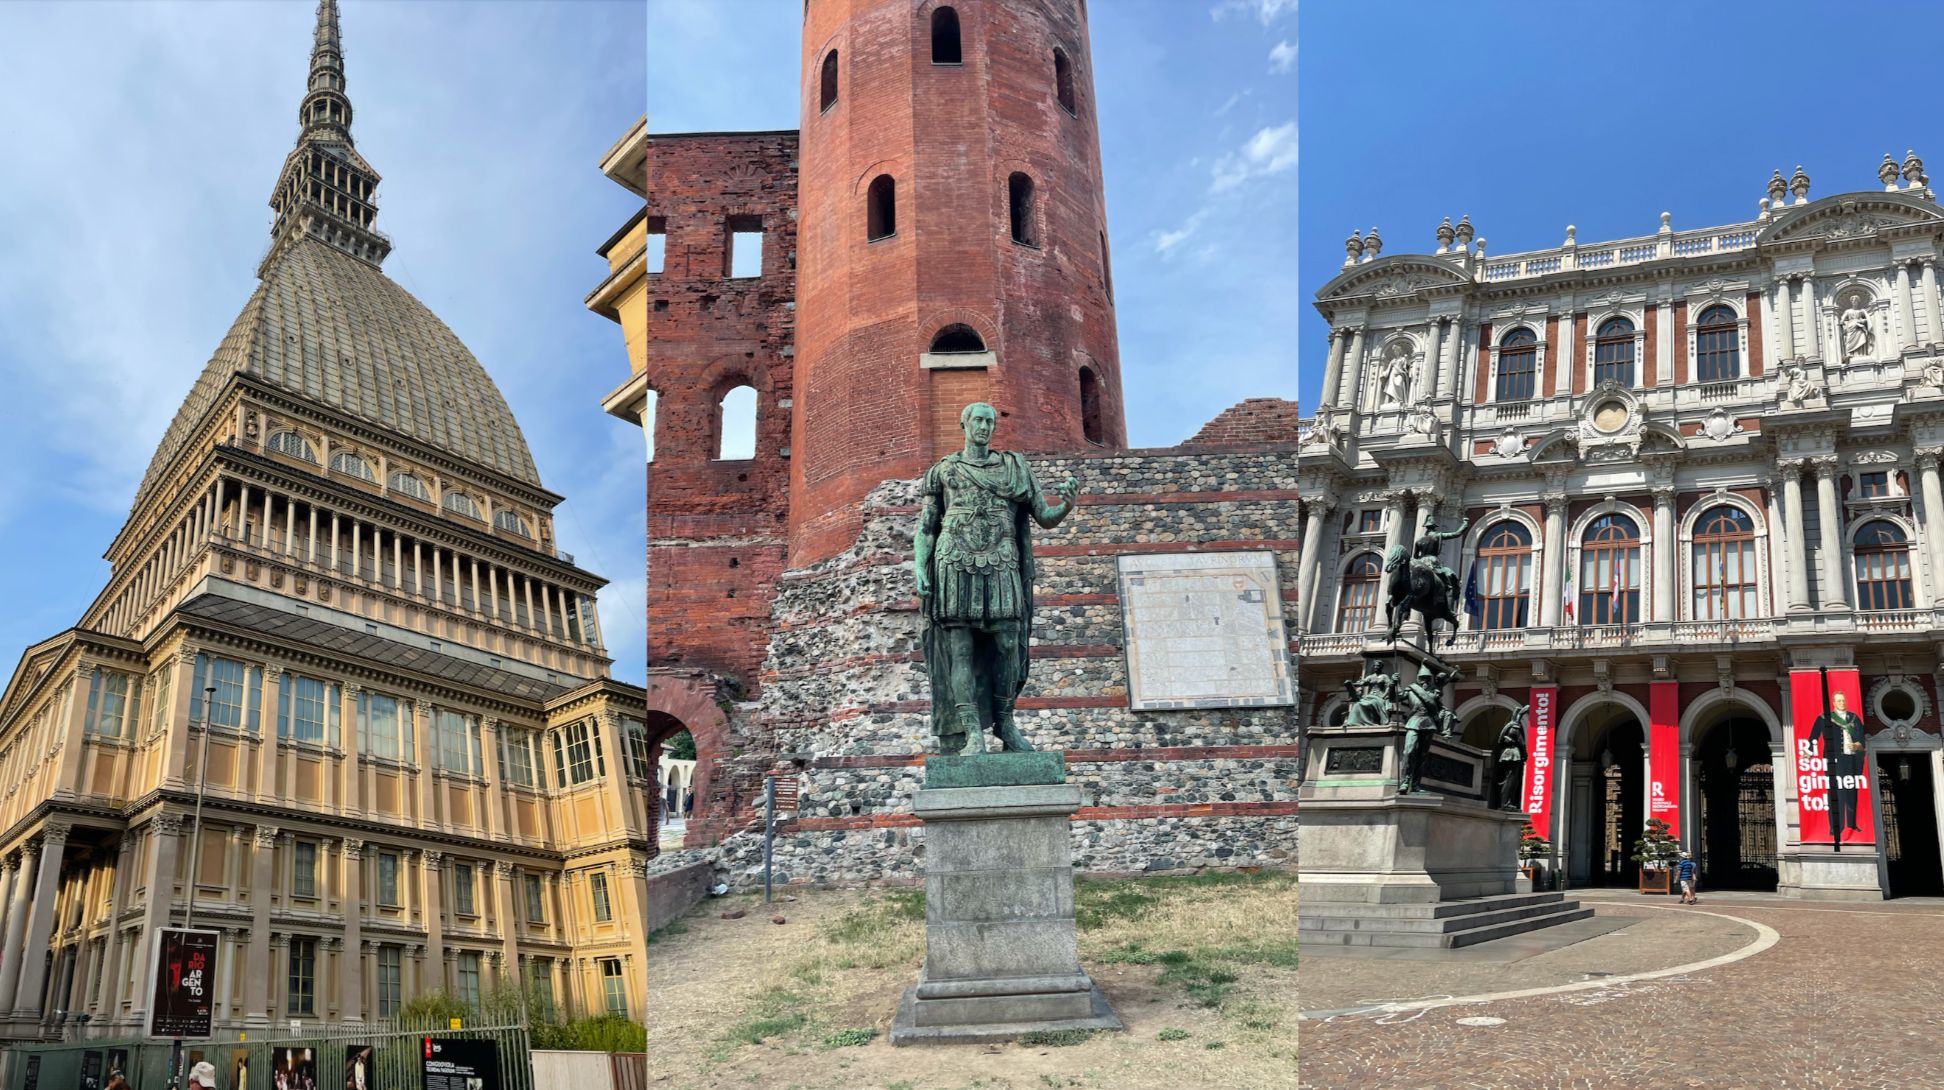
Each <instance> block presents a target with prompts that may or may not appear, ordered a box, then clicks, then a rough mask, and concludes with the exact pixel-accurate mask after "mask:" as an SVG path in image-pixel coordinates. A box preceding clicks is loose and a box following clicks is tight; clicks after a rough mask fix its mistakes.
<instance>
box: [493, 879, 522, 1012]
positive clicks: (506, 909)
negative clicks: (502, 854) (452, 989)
mask: <svg viewBox="0 0 1944 1090" xmlns="http://www.w3.org/2000/svg"><path fill="white" fill-rule="evenodd" d="M516 877H517V875H516V874H515V873H514V870H513V864H511V863H508V862H507V861H505V860H504V859H501V860H498V861H495V862H494V863H493V878H494V879H495V880H496V884H497V886H498V893H499V915H500V945H501V947H502V948H503V949H504V950H505V951H506V961H505V967H506V972H507V973H509V974H511V975H512V976H513V978H514V980H515V982H516V983H518V982H519V972H520V913H519V911H518V904H519V898H518V897H516V896H515V895H514V889H513V883H514V880H515V878H516Z"/></svg>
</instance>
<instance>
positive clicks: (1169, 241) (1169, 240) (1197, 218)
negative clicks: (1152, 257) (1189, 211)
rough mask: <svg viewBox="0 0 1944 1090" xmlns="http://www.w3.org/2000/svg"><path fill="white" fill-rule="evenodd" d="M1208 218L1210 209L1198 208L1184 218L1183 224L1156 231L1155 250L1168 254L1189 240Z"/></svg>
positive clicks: (1158, 252)
mask: <svg viewBox="0 0 1944 1090" xmlns="http://www.w3.org/2000/svg"><path fill="white" fill-rule="evenodd" d="M1207 219H1208V209H1206V208H1203V209H1200V210H1198V211H1197V212H1196V213H1195V214H1194V215H1192V216H1189V217H1188V218H1187V219H1186V220H1183V221H1182V224H1181V226H1179V227H1177V228H1175V229H1174V230H1172V231H1156V232H1155V233H1154V252H1155V253H1157V254H1166V253H1168V252H1169V251H1171V250H1173V249H1174V248H1175V247H1177V246H1179V245H1181V244H1182V243H1184V242H1186V241H1188V239H1189V238H1191V237H1193V236H1194V234H1195V232H1196V231H1199V230H1201V225H1202V224H1203V223H1204V222H1206V221H1207Z"/></svg>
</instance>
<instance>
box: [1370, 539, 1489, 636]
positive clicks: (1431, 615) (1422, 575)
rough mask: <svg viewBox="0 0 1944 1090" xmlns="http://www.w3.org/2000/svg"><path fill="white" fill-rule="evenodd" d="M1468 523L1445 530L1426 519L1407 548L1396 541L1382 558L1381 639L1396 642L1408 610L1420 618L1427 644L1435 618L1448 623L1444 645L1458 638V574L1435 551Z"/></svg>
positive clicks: (1434, 630) (1407, 615)
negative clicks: (1385, 625) (1385, 624)
mask: <svg viewBox="0 0 1944 1090" xmlns="http://www.w3.org/2000/svg"><path fill="white" fill-rule="evenodd" d="M1470 525H1471V520H1470V519H1466V520H1465V521H1463V522H1461V523H1459V525H1458V528H1457V529H1456V530H1451V531H1448V532H1447V531H1441V530H1439V529H1438V526H1437V523H1436V522H1426V523H1425V525H1424V533H1422V534H1420V535H1418V539H1417V540H1416V541H1414V542H1412V543H1411V546H1410V548H1409V549H1408V550H1407V549H1406V548H1405V546H1403V545H1398V546H1395V547H1393V548H1392V549H1391V551H1390V554H1389V555H1388V556H1386V557H1385V558H1384V571H1385V573H1386V574H1387V575H1388V576H1389V578H1388V580H1386V582H1385V599H1384V617H1385V619H1386V620H1388V621H1389V622H1390V631H1389V633H1388V634H1387V635H1386V636H1385V639H1387V640H1388V641H1389V642H1391V643H1396V642H1397V634H1398V632H1399V631H1400V630H1401V629H1402V628H1403V627H1404V621H1405V620H1406V619H1407V618H1408V617H1409V616H1410V615H1411V614H1412V613H1416V614H1417V615H1418V617H1419V618H1420V619H1422V620H1423V622H1424V635H1425V642H1426V643H1427V644H1429V645H1431V646H1436V644H1437V630H1436V629H1435V628H1434V627H1433V624H1434V622H1437V621H1443V622H1445V624H1447V625H1449V626H1451V636H1450V638H1449V639H1447V640H1446V641H1445V646H1446V647H1449V646H1451V645H1452V644H1454V643H1457V642H1458V610H1457V606H1458V576H1457V573H1455V572H1453V571H1452V570H1451V569H1450V568H1448V567H1445V565H1444V563H1443V561H1441V560H1439V559H1438V552H1439V550H1440V548H1441V547H1442V546H1443V544H1444V543H1445V542H1446V541H1449V540H1451V539H1452V538H1454V537H1460V536H1462V535H1463V534H1464V532H1465V529H1466V527H1468V526H1470ZM1425 649H1426V650H1430V647H1429V646H1428V647H1426V648H1425Z"/></svg>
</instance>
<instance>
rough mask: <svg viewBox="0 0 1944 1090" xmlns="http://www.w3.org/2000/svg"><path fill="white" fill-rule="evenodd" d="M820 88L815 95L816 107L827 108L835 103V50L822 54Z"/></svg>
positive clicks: (819, 108)
mask: <svg viewBox="0 0 1944 1090" xmlns="http://www.w3.org/2000/svg"><path fill="white" fill-rule="evenodd" d="M821 83H822V89H821V91H820V92H819V93H818V95H817V109H818V110H828V109H830V108H831V107H832V106H835V105H837V51H836V50H835V49H833V50H831V51H830V52H828V53H825V54H824V59H823V79H822V81H821Z"/></svg>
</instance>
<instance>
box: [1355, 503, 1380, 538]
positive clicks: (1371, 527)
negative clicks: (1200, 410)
mask: <svg viewBox="0 0 1944 1090" xmlns="http://www.w3.org/2000/svg"><path fill="white" fill-rule="evenodd" d="M1357 532H1358V533H1360V534H1381V533H1383V532H1384V512H1383V509H1382V508H1378V509H1375V510H1370V511H1359V512H1357Z"/></svg>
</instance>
